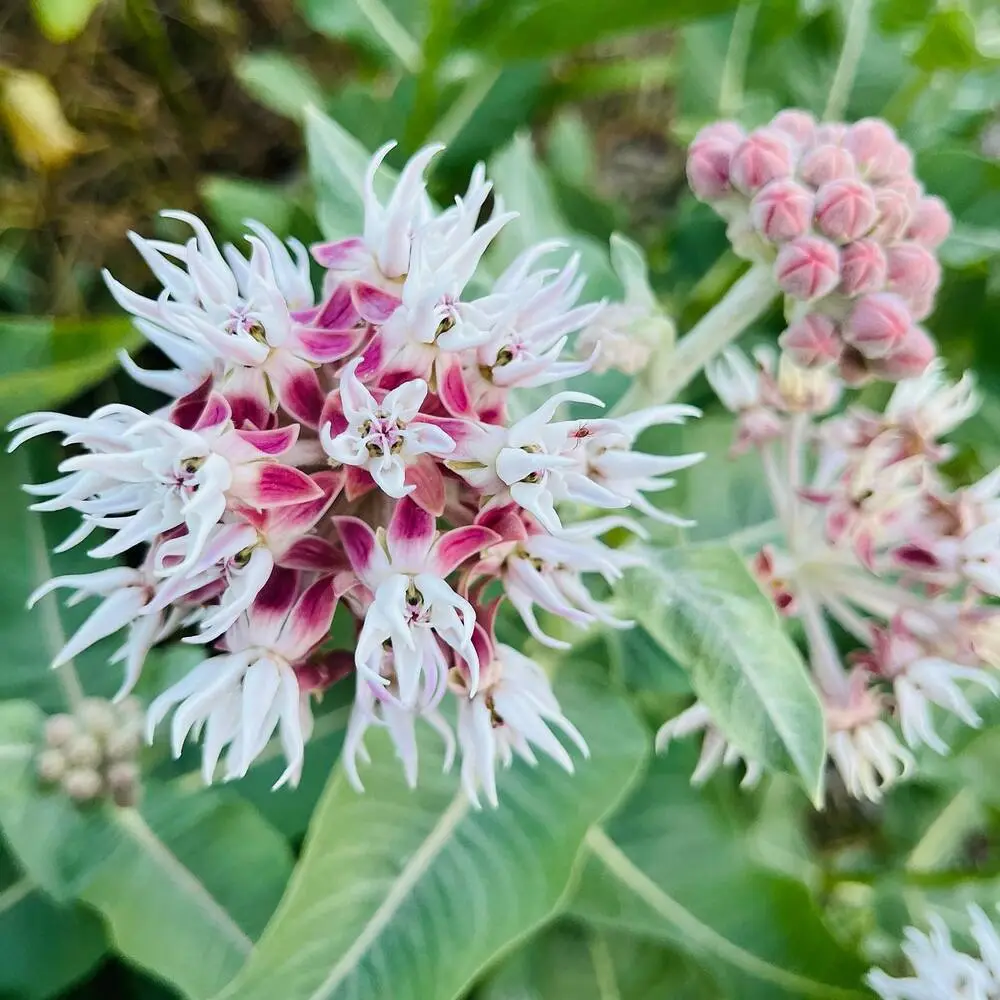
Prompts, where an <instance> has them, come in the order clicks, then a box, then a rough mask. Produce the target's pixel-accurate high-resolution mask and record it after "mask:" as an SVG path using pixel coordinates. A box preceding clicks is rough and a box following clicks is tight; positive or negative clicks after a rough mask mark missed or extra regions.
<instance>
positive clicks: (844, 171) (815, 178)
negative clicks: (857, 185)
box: [799, 143, 858, 188]
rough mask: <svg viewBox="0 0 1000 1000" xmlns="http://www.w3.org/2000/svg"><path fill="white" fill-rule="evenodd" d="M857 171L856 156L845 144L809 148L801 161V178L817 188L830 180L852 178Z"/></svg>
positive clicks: (829, 144)
mask: <svg viewBox="0 0 1000 1000" xmlns="http://www.w3.org/2000/svg"><path fill="white" fill-rule="evenodd" d="M857 173H858V171H857V168H856V167H855V166H854V157H853V156H851V154H850V153H848V152H847V150H846V149H844V147H843V146H834V145H832V144H831V143H825V144H824V145H822V146H817V147H816V148H815V149H811V150H809V152H808V153H806V155H805V156H803V157H802V159H801V160H800V161H799V177H800V179H801V180H803V181H804V182H805V183H806V184H811V185H812V186H813V187H817V188H818V187H821V186H822V185H823V184H829V183H830V181H841V180H850V179H852V178H854V177H856V176H857Z"/></svg>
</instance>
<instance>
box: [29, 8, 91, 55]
mask: <svg viewBox="0 0 1000 1000" xmlns="http://www.w3.org/2000/svg"><path fill="white" fill-rule="evenodd" d="M100 2H101V0H31V10H32V13H33V14H34V15H35V20H36V21H37V22H38V27H39V28H41V30H42V34H43V35H44V36H45V37H46V38H47V39H48V40H49V41H50V42H55V43H56V44H58V45H61V44H62V43H63V42H69V41H72V40H73V39H74V38H76V36H77V35H79V34H80V32H81V31H83V29H84V28H85V27H86V26H87V22H88V21H89V20H90V15H91V14H93V13H94V11H95V10H96V9H97V6H98V4H100Z"/></svg>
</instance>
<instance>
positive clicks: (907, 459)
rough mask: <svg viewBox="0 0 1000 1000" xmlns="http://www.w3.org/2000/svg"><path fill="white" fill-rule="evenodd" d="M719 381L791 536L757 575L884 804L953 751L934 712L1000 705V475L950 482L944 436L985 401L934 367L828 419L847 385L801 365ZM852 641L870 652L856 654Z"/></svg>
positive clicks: (966, 383)
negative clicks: (796, 634) (896, 787)
mask: <svg viewBox="0 0 1000 1000" xmlns="http://www.w3.org/2000/svg"><path fill="white" fill-rule="evenodd" d="M708 376H709V379H710V381H711V383H712V385H713V386H714V388H715V390H716V392H717V393H718V395H719V397H720V398H721V399H722V401H723V403H725V404H726V405H727V406H728V407H729V408H730V409H731V410H733V411H734V412H736V413H737V414H738V415H739V416H738V430H737V446H738V448H742V449H745V448H754V449H756V450H757V452H758V454H759V456H760V459H761V462H762V465H763V469H764V473H765V477H766V480H767V484H768V487H769V490H770V493H771V499H772V503H773V506H774V511H775V514H776V516H777V520H778V524H779V525H780V529H781V530H780V533H781V535H782V536H783V544H781V545H766V546H764V547H763V548H761V549H760V550H759V551H758V552H757V554H756V555H755V556H754V557H753V559H752V562H751V567H752V569H753V571H754V573H755V574H756V576H757V578H758V580H759V582H760V584H761V586H762V588H763V589H764V590H765V592H766V593H769V594H770V595H771V596H772V597H773V600H774V603H775V605H776V607H777V608H778V610H779V612H780V613H781V614H782V615H784V616H786V617H787V618H789V619H793V620H795V621H797V622H798V623H799V625H800V626H801V629H802V633H803V635H804V637H805V641H806V645H807V648H808V662H809V665H810V667H811V670H812V673H813V675H814V678H815V681H816V684H817V687H818V689H819V691H820V694H821V697H822V700H823V704H824V708H825V711H826V720H827V728H828V733H829V753H830V757H831V759H832V762H833V764H834V766H835V767H836V768H837V770H838V771H839V772H840V774H841V776H842V777H843V780H844V783H845V785H846V787H847V789H848V791H849V792H850V793H851V794H852V795H854V796H856V797H859V798H868V799H872V800H877V799H879V798H880V796H881V794H882V792H883V790H884V789H885V788H886V787H887V786H889V785H890V784H892V783H893V782H894V781H896V780H897V779H899V778H901V777H903V776H905V775H906V774H908V773H909V772H910V771H911V770H912V769H913V767H914V763H915V760H914V757H913V753H912V751H914V750H916V749H918V748H920V747H923V746H926V747H928V748H930V749H931V750H933V751H936V752H938V753H941V754H944V753H947V750H948V747H947V745H946V743H945V740H944V739H943V738H942V736H941V735H940V733H939V732H938V728H937V724H936V722H935V712H937V711H943V712H946V713H949V714H950V715H952V716H955V717H957V719H959V720H961V722H963V723H965V724H967V725H969V726H977V725H978V724H979V722H980V718H979V714H978V713H977V711H976V708H975V706H974V699H972V698H971V693H972V690H974V689H977V688H978V689H980V690H981V691H983V692H985V693H990V694H994V695H996V694H1000V683H998V680H997V678H996V677H995V675H994V671H993V668H996V667H998V666H1000V614H998V610H997V608H996V607H995V606H994V605H993V603H992V601H991V598H994V597H997V596H1000V470H998V471H997V472H993V473H991V474H990V475H988V476H986V477H985V478H984V479H982V480H980V481H979V482H977V483H974V484H972V485H970V486H964V487H960V488H953V487H952V486H951V485H949V483H948V482H947V480H946V479H945V477H944V476H943V475H942V473H941V471H940V466H941V463H942V462H943V461H945V460H946V459H948V458H949V457H950V456H951V454H952V449H951V448H950V447H949V446H948V445H947V444H944V443H942V441H941V438H942V437H943V436H945V435H947V434H948V433H949V432H950V431H952V430H953V429H954V428H955V427H956V426H958V425H959V424H960V423H961V422H962V421H963V420H965V419H967V418H968V417H969V416H970V415H971V414H972V413H973V412H974V411H975V409H976V407H977V405H978V398H977V394H976V392H975V389H974V385H973V382H972V379H971V377H970V376H969V375H966V376H965V377H963V378H962V379H961V380H960V381H959V382H957V383H951V382H949V381H948V380H947V379H946V377H945V375H944V373H943V370H942V366H941V365H940V363H938V362H936V363H934V364H933V365H932V366H931V367H930V368H929V369H928V370H927V371H926V372H925V373H924V374H923V375H921V376H920V377H919V378H916V379H909V380H904V381H901V382H900V383H899V384H898V385H897V386H896V387H895V389H894V391H893V393H892V396H891V398H890V399H889V401H888V403H887V405H886V406H885V409H884V410H883V411H882V412H881V413H876V412H873V411H871V410H868V409H865V408H862V407H859V406H853V407H849V408H847V409H846V410H845V411H843V412H840V413H837V414H835V415H830V411H831V409H832V408H833V407H834V405H835V403H836V402H837V400H838V398H839V396H840V390H841V386H840V385H839V383H838V382H837V379H836V377H835V376H834V375H833V374H832V373H831V372H827V371H822V370H820V371H817V370H815V369H813V370H809V369H802V368H799V367H798V366H796V364H795V363H794V361H792V359H791V358H790V357H789V356H788V355H787V354H785V355H783V356H782V357H781V358H780V360H778V359H776V357H775V355H774V353H773V352H771V351H768V350H760V351H759V352H758V353H757V355H756V358H755V360H754V361H753V362H751V360H750V359H748V358H747V357H746V356H745V355H743V354H741V353H740V352H738V351H735V350H733V351H729V352H727V353H726V354H725V355H723V356H722V357H721V358H719V359H717V361H716V362H714V363H713V364H712V365H711V366H710V367H709V369H708ZM838 636H842V637H845V638H844V640H843V641H849V642H853V643H854V644H856V646H857V648H856V649H855V650H854V651H853V652H851V653H849V654H848V655H847V656H846V657H842V656H841V653H840V652H839V650H840V649H841V648H843V641H838ZM970 686H971V687H970ZM888 719H894V720H895V721H896V722H897V723H898V726H899V731H900V732H901V735H902V740H901V739H900V738H899V736H897V733H896V730H895V729H894V728H893V726H892V725H890V722H889V721H887V720H888ZM700 722H701V725H699V726H698V728H705V727H706V726H708V727H710V722H711V720H710V719H707V718H706V719H702V720H700ZM668 727H669V728H668V729H667V730H666V733H665V737H664V738H667V737H669V736H671V735H677V734H680V733H683V732H688V731H691V727H690V726H689V725H685V720H684V717H683V716H682V717H681V718H679V719H677V720H674V721H673V722H672V723H668ZM712 733H713V731H712V730H711V729H709V735H710V736H711V735H712ZM708 739H709V737H706V746H708ZM717 743H718V738H716V739H715V742H713V743H712V745H711V748H710V749H711V753H712V755H714V757H718V758H719V760H722V758H723V753H724V751H723V750H720V749H718V746H717ZM706 752H708V751H707V750H706ZM728 753H729V757H728V758H727V759H730V760H731V759H732V754H733V753H734V751H731V750H730V751H728Z"/></svg>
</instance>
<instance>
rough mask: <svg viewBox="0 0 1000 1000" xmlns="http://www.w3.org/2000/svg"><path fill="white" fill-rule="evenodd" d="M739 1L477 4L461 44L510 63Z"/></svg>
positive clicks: (462, 24)
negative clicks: (481, 50)
mask: <svg viewBox="0 0 1000 1000" xmlns="http://www.w3.org/2000/svg"><path fill="white" fill-rule="evenodd" d="M737 2H738V0H671V2H670V3H664V2H663V0H618V2H616V3H579V2H578V0H575V2H574V0H513V2H512V0H477V2H474V3H471V4H468V5H467V8H466V12H465V14H464V15H463V17H462V19H461V20H460V21H459V25H458V29H457V32H456V35H457V38H458V39H459V40H460V41H461V42H462V43H463V44H465V45H468V46H469V47H472V48H478V49H483V50H485V51H488V52H490V53H491V54H494V55H497V56H500V57H502V58H506V59H525V58H535V57H539V56H549V55H553V54H556V53H561V52H567V51H569V50H570V49H575V48H577V47H578V46H581V45H588V44H590V43H592V42H596V41H599V40H600V39H602V38H608V37H612V36H615V35H623V34H625V33H627V32H629V31H635V30H637V29H639V28H645V27H651V26H653V25H657V24H678V23H680V22H682V21H688V20H694V19H696V18H702V17H710V16H711V15H712V14H719V13H722V12H724V11H727V10H732V9H733V8H734V7H735V6H736V5H737Z"/></svg>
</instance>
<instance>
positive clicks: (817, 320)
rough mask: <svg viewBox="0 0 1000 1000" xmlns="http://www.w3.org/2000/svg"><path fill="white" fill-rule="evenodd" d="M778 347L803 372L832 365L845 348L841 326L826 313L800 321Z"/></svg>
mask: <svg viewBox="0 0 1000 1000" xmlns="http://www.w3.org/2000/svg"><path fill="white" fill-rule="evenodd" d="M778 344H779V345H780V347H781V349H782V350H783V351H785V352H786V353H787V354H788V355H789V357H791V359H792V361H794V362H795V363H796V364H797V365H801V366H802V367H803V368H817V367H820V366H822V365H828V364H832V363H833V362H834V361H836V360H837V358H839V357H840V352H841V350H842V348H843V344H842V343H841V340H840V335H839V332H838V330H837V324H836V323H834V321H833V320H832V319H830V317H829V316H824V315H823V314H822V313H809V314H808V315H806V316H803V317H802V319H798V320H796V321H795V322H794V323H792V325H791V326H789V327H788V329H787V330H785V332H784V333H783V334H782V335H781V337H780V338H779V339H778Z"/></svg>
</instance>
